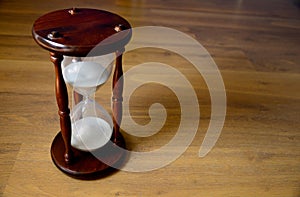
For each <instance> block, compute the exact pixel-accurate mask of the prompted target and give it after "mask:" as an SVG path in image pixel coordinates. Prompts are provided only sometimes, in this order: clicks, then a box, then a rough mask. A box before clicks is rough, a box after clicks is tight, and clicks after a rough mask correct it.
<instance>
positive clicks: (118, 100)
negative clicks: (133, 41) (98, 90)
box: [112, 49, 125, 143]
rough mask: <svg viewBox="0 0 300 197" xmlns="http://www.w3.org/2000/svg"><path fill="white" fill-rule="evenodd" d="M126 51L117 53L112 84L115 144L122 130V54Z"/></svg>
mask: <svg viewBox="0 0 300 197" xmlns="http://www.w3.org/2000/svg"><path fill="white" fill-rule="evenodd" d="M124 50H125V49H122V50H119V51H116V66H115V71H114V76H113V84H112V92H113V96H112V113H113V123H114V133H113V135H114V142H115V143H116V142H117V136H118V133H119V130H120V125H121V121H122V112H123V110H122V102H123V96H122V95H123V77H122V76H123V68H122V54H123V52H124Z"/></svg>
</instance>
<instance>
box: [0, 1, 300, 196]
mask: <svg viewBox="0 0 300 197" xmlns="http://www.w3.org/2000/svg"><path fill="white" fill-rule="evenodd" d="M71 7H92V8H97V9H104V10H108V11H111V12H114V13H117V14H119V15H121V16H122V17H124V18H125V19H127V20H128V21H129V22H130V23H131V25H132V26H133V27H138V26H145V25H157V26H167V27H171V28H175V29H177V30H179V31H182V32H184V33H187V34H188V35H190V36H192V37H193V38H195V39H196V40H198V41H199V42H200V43H201V44H202V45H203V46H204V47H205V48H206V49H207V50H208V52H209V53H210V54H211V55H212V57H213V58H214V60H215V62H216V64H217V65H218V67H219V69H220V71H221V74H222V76H223V80H224V84H225V87H226V93H227V116H226V122H225V125H224V128H223V130H222V133H221V136H220V138H219V140H218V141H217V143H216V145H215V147H214V148H213V149H212V150H211V152H210V153H209V154H208V155H207V156H205V157H204V158H199V157H198V151H199V147H200V145H201V143H202V141H203V138H204V136H205V132H206V130H207V127H208V123H209V119H210V107H211V106H210V97H209V92H208V90H207V87H206V85H205V82H204V80H202V79H201V78H200V79H199V76H198V74H197V73H196V70H195V69H194V68H193V66H192V65H190V64H189V63H188V62H187V61H186V60H185V59H183V58H182V57H180V56H179V55H177V54H174V53H171V52H169V51H165V50H158V49H152V48H145V49H140V50H138V51H131V52H128V53H125V54H124V56H123V59H124V73H126V71H128V70H129V69H130V68H132V67H134V66H135V65H138V64H140V63H143V62H150V61H152V62H153V61H158V62H163V63H166V64H169V65H172V66H173V67H174V68H176V69H178V70H179V71H180V72H182V73H183V74H184V75H185V76H186V77H187V78H188V79H189V81H190V82H191V84H192V85H193V86H194V88H195V90H196V91H197V97H198V99H199V105H200V109H201V120H200V127H199V130H198V133H197V135H196V136H195V138H194V140H193V143H192V144H191V146H190V147H189V148H188V149H187V150H186V152H185V153H184V154H183V155H182V156H181V157H179V158H178V159H177V160H176V161H174V162H173V163H171V164H169V165H168V166H165V167H164V168H161V169H158V170H154V171H150V172H143V173H131V172H124V171H118V172H117V173H114V174H113V175H112V176H107V177H105V178H103V179H99V180H93V181H82V180H76V179H72V178H70V177H68V176H65V175H64V174H63V173H61V172H60V171H59V170H58V169H57V168H56V167H55V166H54V164H53V163H52V161H51V156H50V152H49V149H50V146H51V143H52V140H53V139H54V137H55V136H56V134H57V132H58V131H59V124H58V122H59V118H58V116H57V105H56V100H55V96H54V94H55V90H54V86H53V84H54V81H55V77H54V72H53V66H52V63H51V62H50V61H49V54H47V53H45V50H42V49H41V48H40V47H38V46H37V45H36V43H35V42H34V40H33V39H32V36H31V27H32V25H33V22H34V21H35V20H36V19H37V18H38V17H39V16H41V15H42V14H45V13H48V12H49V11H53V10H58V9H65V8H71ZM0 19H1V20H0V43H1V44H0V69H1V72H0V79H1V83H0V98H1V105H0V111H1V114H0V125H1V131H0V150H1V151H0V193H1V194H2V195H3V196H249V197H252V196H280V197H282V196H285V197H289V196H293V197H297V196H299V195H300V133H299V128H300V120H299V117H300V105H299V101H300V91H299V87H300V67H299V64H300V56H299V54H300V47H299V46H300V45H299V44H300V38H299V32H300V14H299V8H298V7H297V6H296V5H295V4H294V1H292V0H274V1H267V0H252V1H242V0H228V1H221V0H211V1H204V0H191V1H162V0H153V1H119V0H116V1H96V0H86V1H70V0H66V1H58V0H53V1H44V0H40V1H32V0H26V1H25V0H18V1H16V0H9V1H8V0H2V1H0ZM137 80H142V76H141V77H140V78H137ZM97 99H98V101H99V103H102V105H103V106H104V107H106V108H107V109H110V101H111V81H109V82H108V83H106V84H105V85H104V86H103V87H101V89H99V92H97ZM153 102H160V103H161V104H163V105H164V106H165V107H166V109H167V113H168V117H167V121H166V124H165V125H164V127H163V129H162V130H161V131H160V132H159V133H157V134H155V135H153V136H151V137H148V138H138V137H133V136H130V135H124V137H125V140H126V143H127V148H128V149H130V150H134V151H149V150H155V149H157V148H159V147H161V146H162V145H164V144H166V143H167V142H168V141H169V140H170V139H171V138H172V137H173V136H174V134H175V133H176V129H177V128H178V121H179V119H180V118H179V117H180V105H179V103H178V100H177V99H176V96H175V95H174V93H173V92H172V91H170V90H169V89H168V88H166V87H163V86H161V85H158V84H147V85H145V86H143V87H140V88H139V89H138V90H137V91H136V92H134V94H133V95H132V98H131V101H130V110H131V113H132V116H133V118H134V120H135V121H136V122H137V123H139V124H147V123H148V122H149V114H148V107H149V106H150V105H151V104H152V103H153ZM123 123H125V122H123Z"/></svg>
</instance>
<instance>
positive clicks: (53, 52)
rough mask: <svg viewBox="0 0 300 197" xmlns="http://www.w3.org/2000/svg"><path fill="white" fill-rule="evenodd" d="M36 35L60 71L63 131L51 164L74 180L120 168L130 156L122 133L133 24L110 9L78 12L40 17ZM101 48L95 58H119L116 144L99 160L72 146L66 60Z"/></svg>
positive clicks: (103, 151)
mask: <svg viewBox="0 0 300 197" xmlns="http://www.w3.org/2000/svg"><path fill="white" fill-rule="evenodd" d="M32 34H33V38H34V39H35V41H36V42H37V43H38V44H39V45H40V46H41V47H43V48H45V49H46V50H48V51H49V52H50V59H51V61H52V62H53V64H54V68H55V76H56V78H55V90H56V99H57V104H58V108H59V110H58V113H59V117H60V127H61V132H59V133H58V134H57V136H56V137H55V138H54V140H53V142H52V146H51V156H52V160H53V162H54V163H55V165H56V166H57V167H58V168H59V169H60V170H62V171H63V172H65V173H66V174H68V175H70V176H73V177H75V178H83V179H86V178H87V179H89V178H93V177H97V175H101V174H103V172H105V171H104V170H106V169H108V168H109V167H110V166H116V164H117V163H119V162H121V161H122V159H124V157H125V151H122V149H118V148H117V146H119V147H122V148H124V147H125V141H124V139H123V137H122V135H121V133H120V131H119V124H120V123H121V119H122V91H123V81H122V80H123V79H122V77H121V76H122V75H123V71H122V54H123V52H124V50H125V45H126V44H127V43H128V42H129V40H130V38H131V26H130V24H129V23H128V22H127V21H126V20H125V19H124V18H122V17H120V16H118V15H116V14H113V13H110V12H107V11H103V10H96V9H86V8H83V9H75V8H73V9H64V10H58V11H54V12H50V13H48V14H45V15H43V16H41V17H40V18H38V19H37V20H36V21H35V23H34V25H33V28H32ZM96 46H97V48H96V50H95V51H93V55H95V56H96V55H97V56H98V55H105V54H108V53H115V54H116V61H115V62H116V65H115V70H114V73H113V84H112V87H113V96H112V113H113V124H114V125H113V126H114V128H113V135H112V138H111V142H113V143H108V144H107V145H105V146H104V147H102V148H100V149H99V150H96V152H97V151H98V152H99V154H100V155H102V157H103V158H102V159H99V158H96V157H95V156H94V155H95V152H94V153H91V152H86V151H80V150H78V149H76V148H74V147H72V146H71V132H72V131H71V121H70V110H69V101H68V92H67V87H66V84H65V81H64V79H63V76H62V68H61V63H62V61H63V57H64V56H72V57H85V56H87V55H88V54H90V52H91V50H93V49H95V47H96ZM118 81H119V82H118ZM117 82H118V83H117ZM75 97H76V98H77V101H76V99H75V102H78V99H80V95H76V94H75ZM99 154H98V155H99ZM96 155H97V153H96ZM103 161H105V162H103Z"/></svg>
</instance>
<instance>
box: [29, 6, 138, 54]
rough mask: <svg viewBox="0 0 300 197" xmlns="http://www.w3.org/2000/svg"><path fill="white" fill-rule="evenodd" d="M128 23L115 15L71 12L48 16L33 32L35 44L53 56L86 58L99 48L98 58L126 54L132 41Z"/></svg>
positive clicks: (100, 12) (35, 26)
mask: <svg viewBox="0 0 300 197" xmlns="http://www.w3.org/2000/svg"><path fill="white" fill-rule="evenodd" d="M131 34H132V32H131V26H130V24H129V23H128V21H127V20H125V19H124V18H122V17H121V16H119V15H116V14H114V13H111V12H107V11H104V10H97V9H89V8H71V9H63V10H57V11H53V12H50V13H47V14H45V15H43V16H41V17H40V18H38V19H37V20H36V21H35V22H34V24H33V28H32V35H33V38H34V39H35V41H36V42H37V43H38V44H39V45H40V46H42V47H43V48H45V49H47V50H48V51H51V52H56V53H59V54H62V55H68V56H82V57H83V56H86V55H87V54H89V52H90V51H91V50H92V49H93V48H94V47H95V46H97V50H96V51H97V53H99V54H95V55H103V54H107V53H112V52H115V51H117V50H122V49H123V48H124V46H125V45H126V44H127V43H128V42H129V40H130V38H131Z"/></svg>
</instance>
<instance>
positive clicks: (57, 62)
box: [50, 52, 73, 164]
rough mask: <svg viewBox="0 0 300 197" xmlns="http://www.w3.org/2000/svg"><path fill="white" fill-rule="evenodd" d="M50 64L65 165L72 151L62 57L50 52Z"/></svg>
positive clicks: (70, 157)
mask: <svg viewBox="0 0 300 197" xmlns="http://www.w3.org/2000/svg"><path fill="white" fill-rule="evenodd" d="M50 59H51V62H53V64H54V68H55V93H56V101H57V105H58V109H59V110H58V114H59V117H60V128H61V134H62V138H63V141H64V144H65V154H64V159H65V162H66V163H67V164H69V163H70V162H71V160H72V156H73V154H72V150H71V132H72V131H71V119H70V115H69V114H70V109H69V102H68V92H67V87H66V84H65V81H64V79H63V76H62V70H61V62H62V60H63V56H62V55H60V54H56V53H52V52H50Z"/></svg>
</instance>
